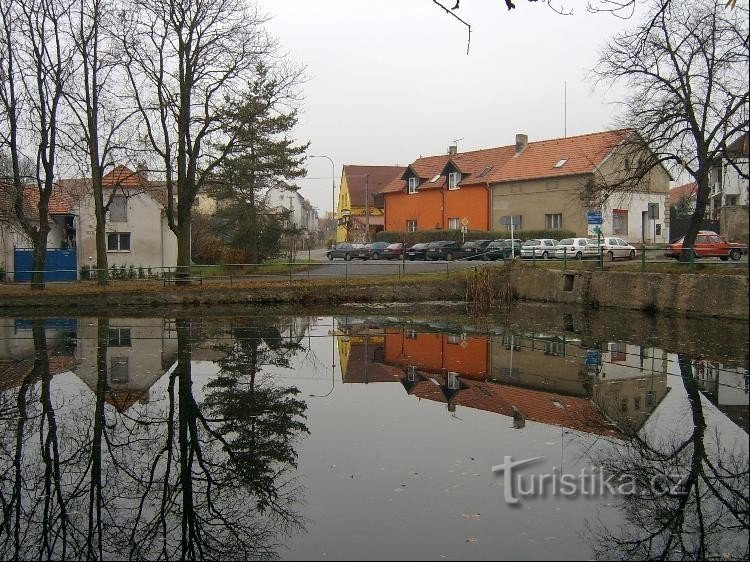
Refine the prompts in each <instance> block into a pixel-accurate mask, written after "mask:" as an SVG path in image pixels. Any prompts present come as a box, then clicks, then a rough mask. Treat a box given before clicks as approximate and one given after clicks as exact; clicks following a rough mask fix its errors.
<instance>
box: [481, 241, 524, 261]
mask: <svg viewBox="0 0 750 562" xmlns="http://www.w3.org/2000/svg"><path fill="white" fill-rule="evenodd" d="M484 251H485V256H486V258H487V259H488V260H504V259H509V258H514V257H519V256H520V255H521V241H520V240H518V239H517V238H515V239H513V240H512V241H511V239H510V238H499V239H498V240H493V241H492V242H490V243H489V244H487V247H486V248H485V249H484Z"/></svg>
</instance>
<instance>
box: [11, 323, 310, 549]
mask: <svg viewBox="0 0 750 562" xmlns="http://www.w3.org/2000/svg"><path fill="white" fill-rule="evenodd" d="M32 331H33V335H34V338H33V339H34V350H35V357H34V361H33V364H32V362H31V361H28V360H27V361H25V362H19V363H18V364H17V365H14V370H15V373H16V374H17V376H18V384H17V385H15V386H13V387H12V388H10V389H9V390H5V391H3V392H2V393H0V416H1V417H0V423H2V425H3V426H4V427H3V428H2V431H3V433H2V438H1V440H2V443H1V444H2V447H1V448H0V506H1V507H2V510H3V511H2V521H0V558H2V559H31V558H39V559H42V558H45V559H49V558H55V559H91V560H93V559H105V558H118V559H120V558H129V559H135V560H140V559H148V560H151V559H160V560H169V559H176V558H180V559H211V558H217V559H230V558H231V559H237V558H245V559H253V558H263V559H267V558H276V557H278V555H277V554H276V550H277V548H278V546H279V544H280V542H281V540H282V538H283V537H284V536H285V534H287V533H290V532H294V531H299V530H301V529H302V524H301V518H300V516H299V514H298V513H297V512H296V511H295V505H296V504H297V503H298V502H300V501H301V499H302V493H303V490H302V489H301V487H300V486H299V485H297V484H296V480H295V478H294V476H293V474H291V472H290V470H289V469H291V468H293V467H294V466H295V462H296V451H295V448H294V445H295V442H296V439H297V438H298V436H299V435H301V434H303V433H306V432H307V427H306V426H305V424H304V412H305V410H306V405H305V403H304V402H301V401H298V400H296V399H295V398H294V396H295V395H296V394H297V392H298V391H297V389H296V388H283V387H278V386H276V385H274V383H273V382H272V381H271V380H269V379H261V380H258V379H259V371H260V369H261V368H262V366H263V364H264V360H265V359H266V358H264V356H263V353H262V350H261V348H262V347H263V346H262V345H261V342H262V341H264V340H257V339H256V340H252V339H246V340H240V341H238V342H237V343H236V344H232V345H230V346H229V348H230V349H229V351H230V353H228V354H227V356H226V358H225V359H224V360H222V361H220V366H221V372H220V374H219V377H218V378H217V379H216V381H214V384H212V385H211V388H207V389H206V393H207V394H206V398H205V401H204V403H203V404H199V403H198V401H197V400H196V398H195V396H194V392H193V380H192V373H191V355H192V344H193V341H192V336H193V335H194V334H192V333H191V322H190V320H187V319H184V320H178V321H177V339H178V342H177V343H178V345H177V347H178V358H177V363H176V365H175V368H174V370H173V371H172V372H171V373H170V374H169V378H168V382H167V388H166V396H165V399H164V401H163V402H164V406H163V407H159V406H158V404H149V405H148V407H147V408H141V409H138V411H137V412H131V411H125V412H122V413H118V412H117V411H114V410H113V409H110V408H107V407H106V405H105V402H106V396H107V393H108V392H109V391H110V387H109V382H108V381H109V378H108V374H109V373H108V361H107V357H108V356H107V342H108V337H109V324H108V321H107V319H106V318H100V319H99V320H98V345H97V357H96V371H97V373H96V385H95V387H94V388H92V390H94V389H95V401H94V403H93V404H92V400H91V398H90V396H89V395H88V393H87V392H81V394H80V396H75V395H73V394H68V393H65V392H62V391H61V392H57V391H56V390H53V387H52V384H51V382H52V381H51V379H52V374H51V371H50V357H52V352H51V351H50V350H48V349H47V341H46V334H45V328H44V324H43V321H42V320H38V321H37V320H35V321H34V322H33V325H32ZM295 352H296V349H291V348H289V349H287V350H286V355H287V356H288V355H289V354H292V353H295ZM69 368H70V366H68V369H69ZM65 370H67V369H65ZM6 374H8V373H6ZM11 374H13V373H11ZM92 387H93V385H92ZM235 416H236V417H235ZM58 422H61V423H58ZM252 506H256V509H255V510H253V508H252Z"/></svg>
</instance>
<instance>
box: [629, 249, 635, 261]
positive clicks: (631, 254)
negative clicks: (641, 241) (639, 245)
mask: <svg viewBox="0 0 750 562" xmlns="http://www.w3.org/2000/svg"><path fill="white" fill-rule="evenodd" d="M628 257H629V258H630V259H631V260H634V259H635V250H630V255H629V256H628Z"/></svg>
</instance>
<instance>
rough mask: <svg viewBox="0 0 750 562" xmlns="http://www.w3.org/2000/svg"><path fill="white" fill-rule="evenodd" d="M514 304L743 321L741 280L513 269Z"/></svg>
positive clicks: (745, 291)
mask: <svg viewBox="0 0 750 562" xmlns="http://www.w3.org/2000/svg"><path fill="white" fill-rule="evenodd" d="M510 279H511V285H512V287H513V291H514V294H515V296H516V297H517V298H519V299H522V300H530V301H543V302H559V303H575V304H581V305H587V306H595V307H615V308H626V309H633V310H645V311H650V312H660V313H676V314H683V315H690V316H718V317H723V318H738V319H747V318H748V279H747V277H746V276H744V275H701V274H692V275H671V274H663V273H639V272H624V271H623V272H617V271H559V270H548V269H542V268H526V267H521V268H514V269H513V270H512V271H511V272H510Z"/></svg>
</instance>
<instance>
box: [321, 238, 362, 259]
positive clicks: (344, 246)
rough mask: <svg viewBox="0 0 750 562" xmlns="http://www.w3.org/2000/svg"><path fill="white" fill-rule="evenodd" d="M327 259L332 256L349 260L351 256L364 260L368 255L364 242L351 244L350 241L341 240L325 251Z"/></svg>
mask: <svg viewBox="0 0 750 562" xmlns="http://www.w3.org/2000/svg"><path fill="white" fill-rule="evenodd" d="M326 257H327V258H328V259H329V260H332V259H334V258H344V259H345V260H346V261H349V260H351V259H353V258H359V259H361V260H366V259H367V258H368V257H369V256H368V254H367V250H366V249H365V245H364V244H352V243H350V242H341V243H339V244H336V245H335V246H334V247H333V248H331V249H330V250H328V251H327V252H326Z"/></svg>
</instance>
